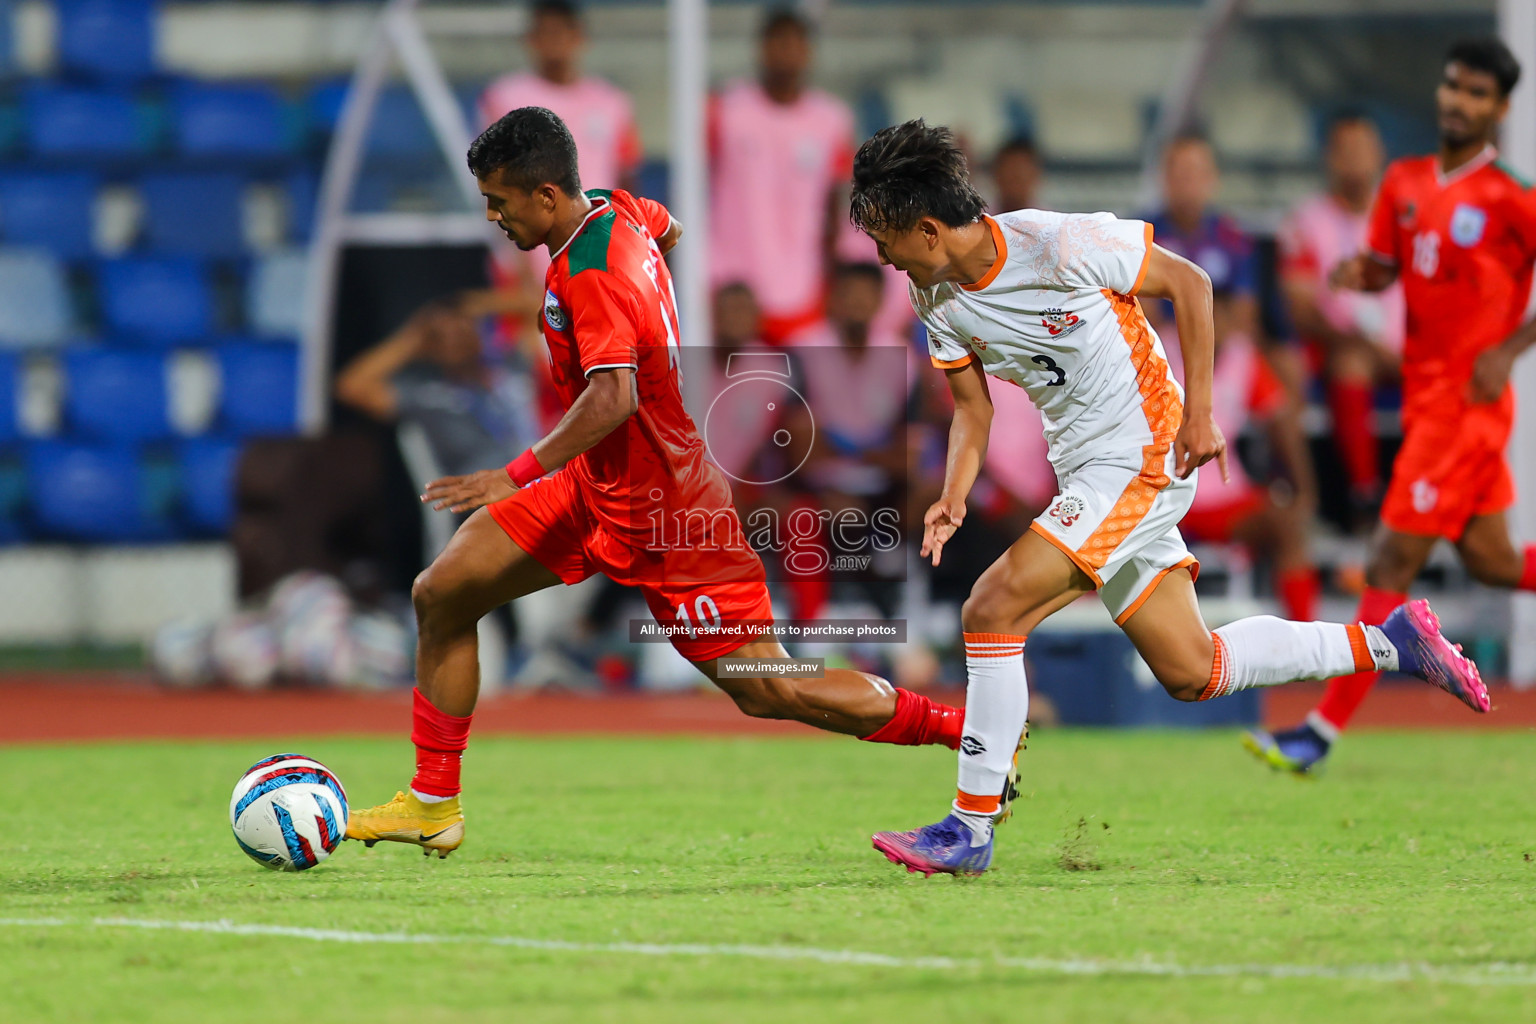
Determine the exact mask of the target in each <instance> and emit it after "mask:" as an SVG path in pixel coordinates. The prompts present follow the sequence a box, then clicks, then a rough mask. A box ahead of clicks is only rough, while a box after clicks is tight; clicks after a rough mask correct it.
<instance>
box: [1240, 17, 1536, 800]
mask: <svg viewBox="0 0 1536 1024" xmlns="http://www.w3.org/2000/svg"><path fill="white" fill-rule="evenodd" d="M1519 78H1520V65H1519V63H1518V62H1517V61H1516V60H1515V57H1514V55H1513V54H1511V53H1510V52H1509V49H1508V48H1507V47H1506V46H1505V45H1504V44H1503V43H1502V42H1500V41H1498V40H1497V39H1474V40H1464V41H1462V42H1459V43H1457V44H1456V45H1454V46H1452V47H1451V49H1450V51H1449V52H1448V53H1447V55H1446V62H1445V73H1444V77H1443V78H1442V79H1441V81H1440V87H1439V89H1438V90H1437V92H1436V94H1435V102H1436V106H1437V108H1438V112H1439V122H1440V152H1439V153H1437V154H1435V155H1434V156H1425V157H1415V158H1412V159H1407V160H1399V161H1397V162H1396V163H1394V164H1392V165H1391V166H1390V167H1389V168H1387V173H1386V176H1385V177H1384V178H1383V179H1382V183H1381V190H1380V192H1378V193H1377V196H1376V204H1375V207H1374V208H1373V210H1372V212H1371V222H1370V233H1369V236H1368V238H1367V241H1366V246H1367V251H1366V252H1364V253H1361V254H1360V255H1358V256H1355V257H1354V258H1353V259H1350V260H1346V261H1345V262H1344V263H1341V264H1340V265H1339V266H1338V268H1337V269H1336V270H1335V271H1334V273H1333V284H1334V285H1335V286H1336V287H1341V288H1350V289H1356V290H1361V291H1381V290H1383V289H1385V288H1387V287H1388V286H1389V285H1391V283H1392V282H1393V281H1398V280H1400V281H1402V282H1403V291H1404V298H1405V300H1406V305H1407V310H1408V323H1407V336H1406V339H1405V342H1404V348H1403V446H1402V449H1401V450H1400V451H1399V452H1398V456H1397V461H1396V463H1394V464H1393V466H1392V480H1391V483H1390V484H1389V485H1388V487H1387V494H1386V500H1385V501H1384V503H1383V505H1382V509H1381V527H1380V530H1379V532H1378V533H1377V536H1376V538H1375V541H1374V542H1373V545H1372V551H1371V557H1370V561H1369V564H1368V565H1367V567H1366V588H1365V593H1364V595H1363V596H1362V597H1361V599H1360V614H1359V618H1360V619H1361V621H1363V622H1366V623H1378V622H1381V621H1383V620H1384V619H1385V618H1386V616H1387V615H1388V614H1389V613H1390V612H1391V611H1392V610H1393V609H1394V608H1396V607H1397V606H1398V605H1400V604H1402V603H1403V602H1404V601H1406V600H1407V599H1408V594H1407V591H1408V588H1409V586H1410V585H1411V584H1412V583H1413V580H1414V577H1416V576H1417V575H1418V574H1419V570H1421V569H1422V568H1423V567H1424V563H1425V561H1426V559H1428V557H1429V553H1430V550H1431V549H1432V548H1433V547H1434V546H1435V544H1436V542H1437V541H1439V539H1440V538H1442V537H1444V538H1445V539H1446V540H1449V541H1451V542H1452V543H1453V544H1455V545H1456V550H1457V552H1458V553H1459V554H1460V555H1461V560H1462V563H1463V564H1464V565H1465V566H1466V567H1467V571H1468V572H1469V573H1470V574H1471V575H1472V577H1473V578H1474V579H1477V580H1479V581H1481V582H1483V583H1486V584H1488V585H1489V586H1495V587H1506V588H1511V589H1520V590H1536V545H1528V546H1527V547H1525V549H1524V550H1523V551H1520V550H1517V549H1516V548H1515V546H1514V544H1513V543H1511V541H1510V536H1509V527H1508V524H1507V523H1506V522H1505V511H1506V510H1507V509H1508V508H1509V507H1510V506H1511V505H1513V504H1514V500H1515V491H1514V482H1513V478H1512V477H1511V475H1510V470H1509V464H1508V463H1507V461H1506V460H1505V454H1504V452H1505V448H1506V446H1507V445H1508V443H1509V435H1510V430H1511V429H1512V427H1513V425H1514V412H1515V398H1514V392H1513V391H1512V389H1511V388H1510V386H1509V376H1510V368H1511V367H1512V366H1513V364H1514V361H1515V359H1516V358H1517V357H1518V356H1519V355H1520V354H1521V353H1522V352H1524V351H1525V350H1526V349H1527V348H1529V347H1530V346H1531V344H1532V342H1533V341H1536V321H1532V320H1527V319H1526V308H1527V304H1528V301H1529V299H1530V296H1531V272H1532V264H1533V262H1536V192H1533V191H1532V188H1531V186H1530V184H1529V183H1528V182H1525V181H1523V180H1521V179H1520V178H1519V177H1517V176H1516V175H1515V174H1514V173H1513V172H1511V171H1510V170H1509V168H1507V167H1505V166H1504V165H1503V164H1502V163H1500V162H1499V160H1498V153H1497V151H1495V149H1494V148H1493V143H1492V139H1493V137H1494V135H1495V133H1496V130H1497V128H1498V126H1499V123H1500V122H1501V121H1502V120H1503V119H1504V115H1505V114H1506V113H1508V111H1509V93H1510V90H1511V89H1513V88H1514V87H1515V83H1516V82H1517V81H1518V80H1519ZM1376 677H1377V673H1374V672H1367V673H1361V674H1359V675H1353V676H1345V677H1342V678H1339V679H1335V680H1333V682H1332V683H1330V684H1329V686H1328V691H1327V693H1326V694H1325V695H1324V697H1323V699H1322V701H1321V702H1320V703H1319V704H1318V706H1317V708H1316V709H1315V710H1314V711H1313V712H1312V713H1311V714H1310V715H1308V716H1307V720H1306V722H1304V723H1303V724H1302V725H1300V726H1298V727H1297V728H1295V729H1288V730H1284V731H1282V732H1277V733H1273V734H1270V733H1266V732H1253V733H1249V734H1248V735H1247V736H1246V737H1245V740H1244V742H1245V744H1246V745H1247V746H1248V748H1249V749H1250V750H1251V751H1253V752H1254V753H1256V754H1258V755H1259V756H1261V757H1263V758H1265V759H1266V760H1268V761H1269V762H1270V763H1271V764H1273V765H1274V766H1276V767H1278V768H1284V769H1288V770H1290V771H1295V772H1307V771H1310V770H1312V769H1313V768H1315V767H1316V766H1317V765H1318V764H1319V762H1321V761H1322V760H1323V758H1324V757H1326V756H1327V754H1328V750H1329V748H1330V746H1331V745H1332V744H1333V742H1334V741H1335V740H1337V738H1338V736H1339V733H1340V732H1342V731H1343V729H1344V727H1345V726H1346V725H1347V724H1348V723H1349V720H1350V717H1351V716H1352V715H1353V714H1354V713H1355V710H1356V709H1357V708H1358V707H1359V706H1360V702H1361V701H1363V700H1364V699H1365V695H1366V694H1367V693H1368V692H1370V689H1371V686H1372V685H1373V684H1374V683H1375V682H1376Z"/></svg>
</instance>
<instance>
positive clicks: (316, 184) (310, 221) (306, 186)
mask: <svg viewBox="0 0 1536 1024" xmlns="http://www.w3.org/2000/svg"><path fill="white" fill-rule="evenodd" d="M283 186H284V189H285V190H286V191H287V193H288V240H289V241H290V242H307V241H309V236H310V232H312V231H313V230H314V227H315V204H316V203H317V202H318V201H319V198H320V179H319V177H318V176H317V175H315V173H314V172H313V171H295V172H294V173H292V174H290V175H288V177H287V178H286V179H285V180H284V181H283Z"/></svg>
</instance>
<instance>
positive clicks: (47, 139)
mask: <svg viewBox="0 0 1536 1024" xmlns="http://www.w3.org/2000/svg"><path fill="white" fill-rule="evenodd" d="M22 117H23V120H24V124H25V133H26V136H27V144H28V146H29V147H30V149H31V151H32V152H33V153H34V154H35V155H37V156H40V157H47V158H54V159H82V160H83V159H98V160H122V159H128V158H131V157H136V156H141V155H143V154H144V152H145V151H146V150H147V149H148V146H147V144H146V142H145V139H144V134H145V133H144V132H143V131H142V130H141V123H140V117H139V109H138V106H137V105H136V104H135V103H134V100H133V97H132V96H130V95H128V94H127V93H124V92H113V91H110V90H104V89H85V88H79V87H75V86H61V85H46V84H34V85H32V86H29V87H28V88H27V89H26V91H25V93H24V95H23V98H22Z"/></svg>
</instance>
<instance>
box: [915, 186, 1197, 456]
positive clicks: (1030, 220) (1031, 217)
mask: <svg viewBox="0 0 1536 1024" xmlns="http://www.w3.org/2000/svg"><path fill="white" fill-rule="evenodd" d="M985 221H986V223H987V225H988V226H989V227H990V228H991V229H992V235H993V238H994V240H995V241H996V243H997V249H998V260H997V262H996V263H995V264H994V265H993V267H992V269H991V270H990V271H988V273H987V275H986V276H985V277H983V278H982V279H981V280H980V281H977V282H976V283H975V284H971V285H959V284H939V285H935V286H933V287H931V288H917V287H915V286H914V287H912V288H911V297H912V306H913V308H914V309H915V310H916V311H917V315H918V316H919V317H920V318H922V321H923V323H924V325H925V326H926V327H927V328H928V338H929V346H930V348H929V354H930V356H932V358H933V363H934V365H935V366H939V367H942V368H946V369H948V368H951V367H955V366H964V365H965V364H967V363H969V362H970V361H971V360H972V359H979V360H981V364H982V369H984V370H985V371H986V372H987V373H988V374H991V375H992V376H994V377H998V378H1000V379H1002V380H1006V381H1010V382H1012V383H1014V384H1017V385H1019V386H1020V387H1022V388H1023V389H1024V390H1025V391H1026V392H1028V394H1029V397H1030V399H1031V400H1032V401H1033V402H1034V403H1035V405H1036V406H1037V407H1038V408H1039V410H1040V413H1041V417H1042V419H1043V420H1044V425H1045V438H1046V442H1047V444H1048V445H1049V451H1050V460H1051V465H1052V466H1053V467H1055V469H1056V472H1057V474H1058V476H1060V475H1064V474H1066V473H1070V472H1071V471H1072V470H1074V469H1076V468H1077V467H1079V466H1082V465H1083V464H1084V463H1086V462H1089V461H1091V460H1092V459H1093V458H1094V457H1095V456H1099V455H1105V454H1109V453H1112V452H1125V451H1127V450H1134V449H1138V448H1144V447H1146V446H1149V445H1171V444H1172V442H1173V438H1174V435H1175V434H1176V433H1177V432H1178V429H1179V425H1180V422H1181V420H1182V417H1183V402H1184V392H1183V389H1182V388H1181V387H1180V386H1179V383H1178V381H1177V380H1175V379H1174V376H1173V374H1172V372H1171V371H1170V370H1169V368H1168V359H1167V355H1166V354H1165V353H1164V351H1163V343H1162V341H1161V340H1160V339H1159V338H1158V336H1157V333H1156V332H1155V331H1153V329H1152V327H1151V325H1150V324H1148V323H1147V319H1146V317H1145V316H1144V315H1143V313H1142V310H1141V304H1140V303H1139V302H1138V301H1137V300H1136V299H1135V297H1134V296H1135V294H1136V291H1137V289H1138V288H1140V287H1141V283H1142V280H1143V279H1144V278H1145V277H1146V273H1147V264H1148V262H1149V260H1150V258H1151V254H1152V226H1151V225H1150V224H1147V223H1145V222H1144V221H1139V220H1121V219H1119V218H1117V217H1115V216H1113V215H1111V214H1108V213H1091V214H1077V213H1050V212H1047V211H1044V210H1018V211H1015V212H1013V213H1004V214H1000V215H999V216H997V217H996V218H993V217H987V218H985ZM994 442H995V443H1001V444H1006V443H1007V439H1006V438H996V439H994Z"/></svg>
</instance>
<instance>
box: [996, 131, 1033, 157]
mask: <svg viewBox="0 0 1536 1024" xmlns="http://www.w3.org/2000/svg"><path fill="white" fill-rule="evenodd" d="M1015 153H1017V154H1018V155H1019V156H1027V157H1029V158H1030V159H1031V160H1039V159H1040V150H1039V149H1038V148H1037V147H1036V146H1035V140H1034V139H1033V138H1032V137H1031V136H1028V135H1015V136H1013V137H1012V138H1010V139H1008V140H1007V141H1006V142H1004V143H1003V144H1002V145H1001V146H998V147H997V152H996V153H993V154H992V162H993V163H997V161H999V160H1001V159H1002V158H1003V157H1005V156H1011V155H1013V154H1015Z"/></svg>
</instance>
